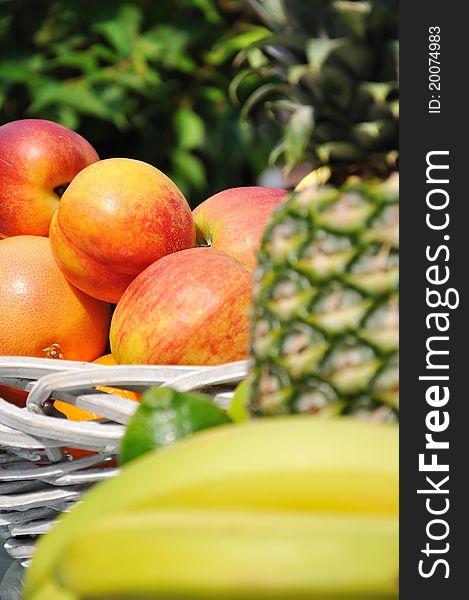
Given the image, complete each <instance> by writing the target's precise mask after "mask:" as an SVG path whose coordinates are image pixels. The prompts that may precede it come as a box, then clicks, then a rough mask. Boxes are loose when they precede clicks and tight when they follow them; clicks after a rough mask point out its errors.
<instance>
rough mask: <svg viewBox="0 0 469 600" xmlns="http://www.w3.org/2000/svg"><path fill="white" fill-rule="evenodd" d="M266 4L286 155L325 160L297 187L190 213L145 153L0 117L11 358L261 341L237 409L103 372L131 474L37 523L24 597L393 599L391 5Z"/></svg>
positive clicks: (193, 356)
mask: <svg viewBox="0 0 469 600" xmlns="http://www.w3.org/2000/svg"><path fill="white" fill-rule="evenodd" d="M251 4H252V6H253V7H254V8H255V9H256V10H257V11H258V12H259V15H260V17H261V18H262V19H263V20H264V21H265V23H266V25H267V26H268V27H270V28H271V29H272V32H273V33H272V37H271V39H270V40H269V41H270V42H271V45H270V46H268V45H266V44H265V40H263V41H262V43H261V45H260V46H259V47H258V48H256V50H257V51H258V54H257V55H256V56H257V57H258V58H259V57H260V56H261V55H262V60H260V59H259V61H258V64H260V65H261V66H262V69H261V71H262V72H263V73H267V75H268V76H269V77H275V78H277V80H278V79H280V83H281V85H280V86H277V87H276V90H277V92H278V90H279V89H281V90H282V93H283V94H284V97H281V98H275V99H274V100H273V101H271V102H270V103H268V104H267V106H268V109H269V111H270V113H271V116H272V117H274V119H277V120H278V121H279V123H280V124H281V127H283V128H284V129H285V130H286V132H287V133H286V138H285V143H284V145H283V146H282V147H281V148H280V150H279V149H277V151H276V152H277V154H279V152H280V154H282V153H283V155H284V159H285V163H286V167H287V170H288V169H290V171H291V170H292V169H293V168H294V167H295V166H296V163H297V162H298V156H303V155H305V154H308V153H309V158H310V159H311V160H310V163H311V164H309V163H308V165H309V166H310V167H313V170H312V172H311V173H310V174H309V175H307V176H306V177H305V178H304V179H303V180H302V181H300V182H299V184H298V185H297V186H296V189H295V190H294V191H292V192H291V193H288V192H287V191H286V190H282V189H271V188H267V187H260V186H252V187H243V188H234V189H229V190H223V191H221V192H219V193H217V194H215V195H214V196H212V197H211V198H208V199H207V200H205V201H204V202H203V203H202V204H200V205H199V206H198V207H197V208H196V209H194V210H193V211H191V210H190V207H189V203H188V202H187V200H186V199H185V198H184V196H183V194H182V193H181V191H180V190H179V189H178V188H177V186H176V185H175V184H174V182H172V181H171V180H170V179H169V178H168V177H167V176H166V175H164V174H163V173H162V172H161V171H159V170H158V169H157V168H156V167H154V166H152V165H148V164H145V163H142V162H140V161H136V160H131V159H124V158H108V159H105V160H99V158H98V156H97V154H96V152H95V151H94V150H93V149H92V148H91V147H90V146H89V144H87V142H85V141H84V140H83V138H81V137H80V136H76V134H74V133H73V132H70V131H68V130H64V131H62V129H64V128H60V126H58V125H56V124H53V123H49V122H46V121H33V120H25V121H18V122H15V123H10V124H8V125H5V126H3V127H0V176H1V177H3V178H4V179H5V181H7V182H8V185H6V186H4V188H2V189H0V236H1V237H3V238H4V239H2V240H0V267H2V268H1V269H0V355H1V354H4V355H11V356H13V355H22V356H35V357H43V358H44V357H47V358H49V359H62V360H63V359H65V360H66V359H74V360H81V361H89V362H91V361H95V362H97V363H98V364H103V365H126V367H122V368H125V369H131V367H130V365H171V366H178V365H179V366H190V365H192V366H194V365H195V366H198V367H203V368H206V369H207V368H208V371H205V372H210V373H212V374H213V373H214V372H215V371H216V369H217V368H218V369H219V370H218V371H216V372H217V373H221V372H222V370H223V369H225V370H226V372H227V373H232V372H235V371H232V369H236V367H239V363H237V362H236V361H241V360H243V359H248V362H247V363H242V365H243V368H244V369H246V368H247V377H246V378H245V379H244V380H243V381H242V382H241V383H240V385H238V387H237V388H236V390H234V389H233V386H231V387H229V389H228V392H227V393H226V394H225V397H227V398H228V399H229V402H228V405H224V406H220V405H219V404H217V403H216V402H215V401H214V398H213V397H212V395H211V393H212V392H213V390H212V389H211V388H210V387H209V386H208V388H207V389H205V387H207V386H205V387H204V384H203V381H204V379H203V377H202V378H201V379H200V382H202V383H200V385H199V386H198V387H197V386H196V385H194V386H187V387H185V385H186V384H187V382H186V383H185V384H184V383H182V384H181V381H180V380H177V379H176V385H175V388H174V389H173V388H170V387H167V386H165V385H163V386H162V387H158V388H152V389H148V390H147V391H145V392H144V393H143V395H141V394H140V389H138V388H137V387H134V388H132V386H131V385H130V383H129V381H127V384H129V387H130V388H132V389H125V385H124V384H123V386H122V388H121V387H120V385H118V384H117V383H116V387H114V385H112V387H110V385H96V382H95V381H94V382H93V385H94V386H95V388H97V389H98V390H100V391H104V392H106V393H107V394H111V395H114V396H119V397H120V398H121V399H119V402H121V403H122V406H125V400H130V401H131V402H130V404H132V409H131V410H129V414H130V413H132V414H133V416H132V417H131V418H130V420H129V422H128V424H126V429H125V433H124V435H123V438H122V442H121V446H120V455H119V461H120V464H121V465H122V470H121V472H120V474H119V475H117V477H113V478H112V479H111V480H109V481H106V482H104V483H102V484H99V485H97V486H96V487H95V488H94V489H93V490H91V491H90V492H89V493H87V494H86V496H85V498H84V500H83V501H82V502H80V503H79V504H78V505H77V506H75V507H74V508H73V510H72V511H71V512H70V513H69V514H66V515H62V517H61V518H60V519H59V522H58V523H57V524H56V525H55V526H54V529H53V531H52V532H51V533H49V534H47V535H46V536H43V537H42V538H41V539H40V540H39V543H38V547H37V550H36V551H35V555H34V558H33V561H32V565H31V567H30V568H29V570H28V573H27V578H26V587H25V596H24V597H25V599H26V600H81V599H83V600H85V599H87V598H103V599H105V598H132V599H134V600H138V599H139V598H141V599H142V600H143V599H144V598H155V599H162V600H163V599H164V598H166V599H174V600H176V599H177V600H192V599H193V600H196V599H197V598H199V599H200V598H207V599H209V598H217V599H218V600H224V599H226V600H229V599H232V600H235V599H239V598H246V599H252V600H254V599H257V598H265V599H267V598H269V599H275V598H278V599H279V600H280V599H284V598H289V599H292V600H294V599H298V600H300V599H304V600H306V599H310V600H314V599H316V598H317V599H318V600H319V599H326V598H327V599H330V600H333V599H335V600H340V599H343V600H345V599H350V600H351V599H355V598H356V599H358V598H360V599H361V600H366V599H369V600H380V599H382V600H384V599H391V598H396V597H397V594H398V531H397V520H398V431H399V430H398V424H397V421H398V414H399V401H398V390H399V379H398V259H399V244H398V202H399V189H398V186H399V179H398V154H397V122H398V85H397V55H396V53H395V51H394V50H395V33H396V31H395V29H396V27H395V25H396V23H395V18H394V16H393V15H392V11H390V10H389V7H388V6H387V4H389V5H391V4H393V3H392V2H390V3H381V2H376V3H375V2H360V3H347V2H346V3H344V2H330V3H324V4H325V6H322V7H321V8H320V9H319V8H317V10H318V13H317V14H316V9H313V8H311V7H309V8H308V9H307V10H305V5H304V3H302V2H299V1H298V0H285V2H284V3H282V7H280V5H278V3H276V2H270V1H269V0H266V1H265V2H262V3H260V2H257V0H252V2H251ZM318 7H319V5H318ZM279 31H282V32H283V33H282V35H278V32H279ZM305 40H307V43H305ZM247 73H248V74H249V70H248V71H247ZM274 87H275V86H274ZM268 89H270V88H269V84H267V87H266V88H263V89H262V90H261V92H262V93H259V91H257V92H256V97H260V96H262V95H263V94H264V92H265V91H266V90H268ZM249 104H250V105H251V106H252V104H253V101H252V100H251V101H249ZM75 136H76V137H75ZM60 139H63V140H64V143H63V145H61V142H60ZM58 148H59V149H60V152H59V151H58V150H57V149H58ZM49 152H52V153H56V155H57V157H58V158H57V160H56V161H55V162H54V161H53V160H51V159H50V155H48V153H49ZM59 155H60V156H59ZM48 157H49V158H48ZM20 161H24V162H23V165H24V166H22V167H21V168H19V167H18V163H19V162H20ZM52 162H54V166H53V168H52V167H51V163H52ZM10 182H11V183H10ZM15 190H16V192H17V190H21V191H24V193H21V194H18V193H16V192H15ZM36 217H37V218H36ZM36 221H37V222H36ZM226 363H235V364H230V365H227V364H226ZM246 364H247V365H248V366H247V367H245V365H246ZM217 365H218V367H217ZM129 372H130V371H129ZM132 372H133V373H135V371H132ZM245 374H246V370H244V371H243V376H244V375H245ZM208 380H209V379H207V381H208ZM221 380H222V381H223V382H224V383H227V382H228V386H229V384H230V383H232V382H233V381H239V378H238V379H236V377H232V378H230V376H227V378H226V379H225V380H223V377H222V378H221ZM124 381H126V380H125V379H122V380H121V381H120V382H119V383H122V382H124ZM178 382H179V384H178ZM113 383H115V382H113ZM108 384H109V382H108ZM178 385H180V386H181V387H179V386H178ZM207 385H208V384H207ZM201 388H202V391H205V392H207V393H206V394H203V393H197V392H193V391H190V392H189V393H186V391H187V390H189V389H190V390H193V389H201ZM136 389H138V391H136ZM13 391H14V390H13ZM13 391H12V390H11V389H7V388H0V395H1V394H3V395H5V397H7V398H8V397H10V398H11V402H14V403H16V404H17V405H19V406H21V405H23V406H24V402H25V401H26V395H25V396H21V395H20V396H18V394H17V393H16V394H15V393H13ZM225 392H226V390H225ZM33 393H34V392H31V397H32V396H33ZM222 395H223V394H222ZM117 402H118V401H117V400H116V403H117ZM95 405H96V403H95ZM54 409H55V410H56V411H59V412H60V413H62V414H63V415H64V416H65V417H67V418H68V419H70V420H75V421H91V423H79V424H74V427H76V428H77V429H76V430H77V431H78V430H79V429H80V427H82V426H83V427H82V430H83V431H85V429H86V427H88V428H89V430H90V431H91V430H92V428H93V427H94V426H95V425H96V424H98V423H102V422H103V421H104V423H105V422H106V420H105V419H102V418H101V417H100V416H99V415H100V414H109V413H106V411H108V410H109V404H107V408H106V411H104V410H103V413H100V412H99V407H97V408H96V412H94V413H89V412H86V411H83V410H80V409H79V408H77V407H75V406H72V405H71V404H70V403H68V402H67V401H65V402H62V401H60V400H55V402H54ZM127 409H128V406H127V408H126V410H127ZM15 410H18V409H15ZM25 410H27V409H25ZM111 412H112V411H111ZM93 422H96V423H93ZM122 422H123V423H124V422H125V423H127V421H126V419H124V420H123V421H122ZM93 431H94V429H93Z"/></svg>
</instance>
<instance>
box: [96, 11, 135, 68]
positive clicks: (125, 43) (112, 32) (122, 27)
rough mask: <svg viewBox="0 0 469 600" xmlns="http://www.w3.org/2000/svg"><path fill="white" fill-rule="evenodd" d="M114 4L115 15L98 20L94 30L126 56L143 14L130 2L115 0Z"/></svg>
mask: <svg viewBox="0 0 469 600" xmlns="http://www.w3.org/2000/svg"><path fill="white" fill-rule="evenodd" d="M115 5H116V8H117V14H116V16H115V17H114V18H113V19H107V20H104V21H101V22H99V21H98V22H97V23H96V24H95V25H94V30H95V31H97V32H99V33H101V34H102V35H103V37H104V38H105V39H106V40H107V41H108V42H109V43H110V44H111V45H112V46H113V47H114V48H115V49H116V50H117V51H118V52H119V53H120V55H121V56H126V55H127V54H129V53H130V52H131V51H132V48H133V44H134V42H135V39H136V37H137V33H138V30H139V27H140V23H141V21H142V18H143V14H142V12H141V11H140V10H139V8H138V7H137V6H134V5H132V4H130V3H125V4H122V3H119V2H116V4H115Z"/></svg>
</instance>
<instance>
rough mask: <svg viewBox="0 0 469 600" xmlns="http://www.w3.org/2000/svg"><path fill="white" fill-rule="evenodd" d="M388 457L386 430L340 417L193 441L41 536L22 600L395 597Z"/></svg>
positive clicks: (153, 459)
mask: <svg viewBox="0 0 469 600" xmlns="http://www.w3.org/2000/svg"><path fill="white" fill-rule="evenodd" d="M370 449H373V451H371V452H370ZM397 450H398V430H397V428H396V426H395V425H393V424H376V423H369V422H366V423H361V422H359V421H356V420H355V421H353V420H350V419H347V418H343V419H330V420H323V419H320V418H317V417H312V416H309V415H304V416H293V417H283V418H275V419H261V420H256V421H254V422H250V423H246V424H243V425H239V424H238V425H230V424H224V425H221V426H219V427H216V428H214V429H209V430H207V431H203V432H199V433H197V434H195V435H193V436H191V437H189V438H187V439H185V440H182V441H180V442H178V443H177V444H176V445H173V446H172V447H170V448H167V449H165V450H161V451H156V452H150V453H148V454H146V455H145V456H143V457H142V458H140V459H137V460H135V461H134V462H131V463H130V464H129V465H128V466H126V467H125V468H124V470H123V472H122V474H121V475H120V476H118V477H116V478H114V479H112V480H110V481H108V482H106V483H104V484H102V485H100V486H98V487H96V488H95V489H94V490H93V491H92V492H91V493H90V494H89V495H88V497H87V498H86V500H85V501H84V502H82V503H81V504H80V505H78V506H77V507H76V508H74V509H73V511H72V512H71V513H70V514H68V515H66V516H65V518H62V519H61V520H60V522H59V523H58V524H57V526H56V527H55V528H54V530H53V531H52V532H51V533H50V534H49V535H47V536H44V537H43V538H41V540H40V543H39V547H38V549H37V553H36V555H35V558H34V560H33V563H32V565H31V568H30V569H29V572H28V577H27V581H26V590H25V598H26V599H32V600H40V599H43V598H44V599H46V598H48V599H49V600H56V599H57V600H59V599H60V600H72V599H78V598H88V597H93V598H117V597H123V598H135V599H137V598H155V599H156V598H178V599H183V598H184V599H186V598H187V599H190V598H304V599H306V598H308V599H313V598H318V599H319V598H363V599H365V598H369V599H370V600H371V599H374V600H377V599H385V598H394V597H396V594H397V582H398V570H397V569H398V565H397V507H398V453H397Z"/></svg>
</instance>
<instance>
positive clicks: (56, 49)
mask: <svg viewBox="0 0 469 600" xmlns="http://www.w3.org/2000/svg"><path fill="white" fill-rule="evenodd" d="M266 35H267V31H266V29H265V28H264V27H261V26H259V25H257V24H256V22H255V20H254V19H253V13H252V12H251V11H250V10H249V7H248V5H247V3H246V2H245V1H244V0H227V1H225V0H223V1H221V2H219V1H218V0H159V1H158V2H150V1H149V0H99V1H97V0H80V2H77V1H76V0H54V2H50V0H34V2H31V0H14V1H8V2H5V1H3V0H0V48H1V52H0V124H2V123H5V122H7V121H10V120H14V119H21V118H25V117H32V118H45V119H52V120H55V121H58V122H60V123H62V124H63V125H65V126H67V127H69V128H71V129H74V130H77V131H79V132H80V133H81V134H82V135H83V136H84V137H85V138H86V139H88V140H89V141H90V142H91V143H92V144H93V145H94V146H95V148H96V149H97V151H98V153H99V154H100V156H102V157H103V158H106V157H110V156H127V157H130V158H137V159H140V160H144V161H146V162H149V163H151V164H154V165H155V166H157V167H158V168H160V169H162V170H163V171H164V172H166V173H168V174H169V175H170V176H171V177H172V178H174V180H175V181H176V182H177V183H178V185H180V186H181V188H182V189H183V190H184V193H185V194H186V195H187V197H188V199H189V200H190V202H191V205H192V206H195V205H197V203H198V202H200V201H201V200H202V199H205V198H206V197H208V196H210V195H212V194H213V193H214V192H216V191H219V190H220V189H224V188H228V187H234V186H239V185H252V184H255V183H256V178H257V175H258V173H259V172H260V171H262V170H263V169H264V168H265V166H266V164H267V160H268V154H269V151H270V149H271V147H272V146H273V140H274V136H275V131H274V129H273V127H272V125H271V124H270V123H268V120H267V118H265V117H263V116H262V117H257V116H256V117H255V118H253V119H252V120H251V121H250V122H249V123H248V122H245V123H243V124H241V122H240V118H239V117H240V106H239V105H236V106H235V105H233V104H232V102H231V100H230V98H229V92H228V87H229V85H230V82H231V80H232V79H233V77H234V76H235V74H236V72H237V70H238V69H239V65H237V64H235V63H234V62H233V58H234V56H235V54H236V53H237V52H239V51H240V50H246V56H247V60H246V64H247V65H249V66H250V68H251V69H252V68H254V69H264V66H263V63H264V62H265V56H264V52H263V51H262V50H258V49H256V48H253V47H252V44H253V43H254V42H256V41H257V40H261V39H264V37H265V36H266ZM258 81H259V76H258V75H256V74H254V75H248V76H246V78H245V79H243V80H242V81H240V85H239V89H238V91H239V94H240V97H241V98H244V97H246V96H249V95H250V93H251V92H252V90H253V88H254V87H255V85H256V83H258Z"/></svg>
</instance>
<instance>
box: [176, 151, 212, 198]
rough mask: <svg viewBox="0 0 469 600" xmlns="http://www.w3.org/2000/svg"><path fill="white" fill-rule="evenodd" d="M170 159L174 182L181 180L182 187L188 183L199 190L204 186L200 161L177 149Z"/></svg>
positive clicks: (203, 175)
mask: <svg viewBox="0 0 469 600" xmlns="http://www.w3.org/2000/svg"><path fill="white" fill-rule="evenodd" d="M172 159H173V163H174V166H175V168H176V169H177V173H178V174H177V175H174V178H175V179H176V180H178V179H182V185H183V187H184V184H187V183H189V184H190V185H191V186H193V187H195V188H196V189H201V188H202V187H203V186H204V185H205V181H206V180H205V169H204V165H203V163H202V161H201V160H200V159H199V158H198V157H197V156H195V155H194V154H191V153H190V152H188V151H187V150H184V149H183V148H177V149H176V150H174V151H173V153H172Z"/></svg>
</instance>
